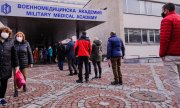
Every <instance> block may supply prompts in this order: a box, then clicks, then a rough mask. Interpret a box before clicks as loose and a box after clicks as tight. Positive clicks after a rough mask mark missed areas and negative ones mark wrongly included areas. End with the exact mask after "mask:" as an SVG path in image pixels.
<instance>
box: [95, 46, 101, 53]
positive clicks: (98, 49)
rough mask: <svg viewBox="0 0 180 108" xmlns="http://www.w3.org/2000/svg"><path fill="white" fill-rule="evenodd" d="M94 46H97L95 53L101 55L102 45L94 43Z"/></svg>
mask: <svg viewBox="0 0 180 108" xmlns="http://www.w3.org/2000/svg"><path fill="white" fill-rule="evenodd" d="M96 47H97V54H98V55H102V46H101V45H100V46H97V45H96Z"/></svg>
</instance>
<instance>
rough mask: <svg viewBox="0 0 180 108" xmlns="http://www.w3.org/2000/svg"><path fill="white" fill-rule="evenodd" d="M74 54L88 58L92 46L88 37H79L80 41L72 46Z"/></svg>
mask: <svg viewBox="0 0 180 108" xmlns="http://www.w3.org/2000/svg"><path fill="white" fill-rule="evenodd" d="M74 50H75V54H76V55H77V56H78V57H80V56H88V57H90V54H91V50H92V45H91V42H90V40H89V38H88V37H86V36H83V35H82V36H81V38H80V39H78V40H77V42H76V44H75V46H74Z"/></svg>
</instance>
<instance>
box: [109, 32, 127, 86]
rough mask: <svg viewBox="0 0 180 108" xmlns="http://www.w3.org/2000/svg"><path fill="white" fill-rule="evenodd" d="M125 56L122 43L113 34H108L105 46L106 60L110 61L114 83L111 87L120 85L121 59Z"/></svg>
mask: <svg viewBox="0 0 180 108" xmlns="http://www.w3.org/2000/svg"><path fill="white" fill-rule="evenodd" d="M124 55H125V47H124V44H123V41H122V40H121V39H120V38H118V37H117V36H116V33H115V32H111V33H110V38H109V39H108V45H107V59H108V61H109V60H111V64H112V70H113V74H114V81H113V82H111V84H112V85H117V84H120V85H122V83H123V82H122V73H121V58H123V57H124Z"/></svg>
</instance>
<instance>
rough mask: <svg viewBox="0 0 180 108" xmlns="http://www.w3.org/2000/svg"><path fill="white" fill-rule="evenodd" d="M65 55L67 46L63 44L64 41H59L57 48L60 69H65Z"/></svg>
mask: <svg viewBox="0 0 180 108" xmlns="http://www.w3.org/2000/svg"><path fill="white" fill-rule="evenodd" d="M65 55H66V49H65V46H64V45H63V44H62V42H59V45H58V48H57V59H58V66H59V69H60V70H63V67H64V60H65Z"/></svg>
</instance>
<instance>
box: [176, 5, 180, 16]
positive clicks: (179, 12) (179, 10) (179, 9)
mask: <svg viewBox="0 0 180 108" xmlns="http://www.w3.org/2000/svg"><path fill="white" fill-rule="evenodd" d="M176 12H177V13H178V14H180V6H179V5H177V6H176Z"/></svg>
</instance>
